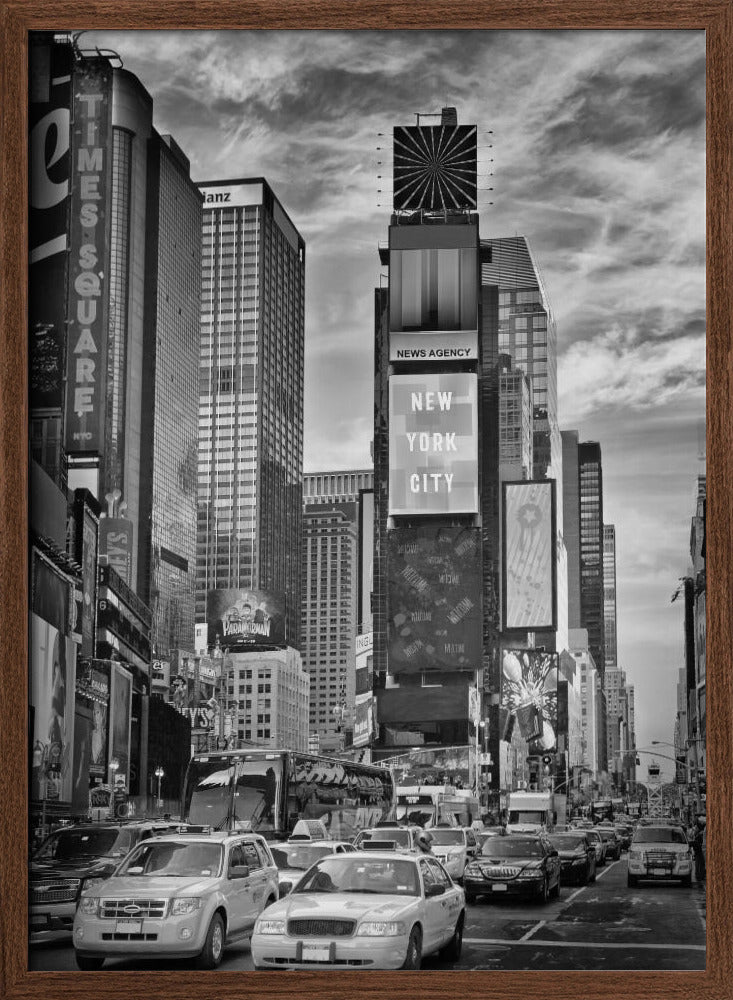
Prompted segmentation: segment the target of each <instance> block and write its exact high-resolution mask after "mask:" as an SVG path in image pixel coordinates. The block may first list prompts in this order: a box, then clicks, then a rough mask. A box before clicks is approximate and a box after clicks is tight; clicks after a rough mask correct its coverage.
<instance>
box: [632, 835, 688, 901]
mask: <svg viewBox="0 0 733 1000" xmlns="http://www.w3.org/2000/svg"><path fill="white" fill-rule="evenodd" d="M692 863H693V853H692V849H691V847H690V844H689V842H688V840H687V834H686V833H685V831H684V830H683V829H682V827H680V826H671V825H669V824H662V823H658V824H657V825H655V826H652V825H649V826H647V825H644V826H639V827H638V828H637V829H636V832H635V833H634V836H633V837H632V839H631V846H630V847H629V868H628V874H627V885H628V886H629V887H630V888H631V887H632V886H636V885H638V884H639V882H640V881H642V880H647V879H653V880H655V881H656V880H662V879H664V880H668V879H674V880H676V881H678V882H681V883H682V885H688V886H689V885H691V884H692Z"/></svg>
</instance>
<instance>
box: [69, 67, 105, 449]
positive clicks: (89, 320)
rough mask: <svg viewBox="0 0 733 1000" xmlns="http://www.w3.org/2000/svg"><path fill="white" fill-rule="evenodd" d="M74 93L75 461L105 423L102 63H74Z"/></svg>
mask: <svg viewBox="0 0 733 1000" xmlns="http://www.w3.org/2000/svg"><path fill="white" fill-rule="evenodd" d="M73 91H74V117H73V126H72V137H71V154H72V160H71V176H72V184H71V191H72V195H71V219H70V233H71V259H70V262H69V335H68V345H67V376H66V378H67V384H66V450H67V451H68V452H71V453H77V454H78V453H80V452H81V453H90V452H99V451H100V450H101V447H102V426H103V421H104V404H105V371H106V354H107V351H106V342H107V311H108V310H107V299H108V295H109V287H108V281H109V279H108V271H109V266H108V259H107V257H108V249H107V248H108V245H109V240H108V238H107V228H108V216H109V213H108V205H107V201H108V197H109V191H108V183H107V179H108V176H109V171H110V162H109V161H110V149H109V147H110V137H111V128H110V104H111V92H112V67H111V66H110V64H109V63H108V62H107V60H106V59H84V60H82V61H81V62H79V63H78V64H77V65H76V67H75V69H74V75H73Z"/></svg>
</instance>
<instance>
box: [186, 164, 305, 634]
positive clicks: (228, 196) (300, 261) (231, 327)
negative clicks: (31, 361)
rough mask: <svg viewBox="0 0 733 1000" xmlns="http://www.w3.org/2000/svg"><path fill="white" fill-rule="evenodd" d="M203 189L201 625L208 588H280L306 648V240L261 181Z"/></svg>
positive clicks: (292, 628) (290, 626)
mask: <svg viewBox="0 0 733 1000" xmlns="http://www.w3.org/2000/svg"><path fill="white" fill-rule="evenodd" d="M199 187H200V189H201V191H202V193H203V197H204V206H203V208H204V222H203V249H202V253H203V256H202V298H201V355H200V368H199V448H198V533H197V558H196V618H197V621H200V622H203V621H205V620H206V600H207V593H208V592H209V591H211V590H227V589H238V588H248V589H251V590H255V591H268V592H275V593H278V594H281V595H284V598H285V617H286V631H285V638H286V642H287V644H288V645H289V646H292V647H294V648H296V649H297V648H299V644H300V614H301V606H300V582H301V546H302V525H303V508H302V481H303V351H304V302H305V243H304V241H303V238H302V237H301V236H300V234H299V233H298V231H297V229H296V228H295V226H294V225H293V223H292V222H291V221H290V219H289V217H288V215H287V213H286V212H285V210H284V208H283V207H282V205H281V203H280V202H279V200H278V199H277V197H276V196H275V194H274V193H273V191H272V189H271V188H270V186H269V184H268V183H267V182H266V181H265V180H264V179H263V178H250V179H246V180H230V181H224V180H218V181H206V182H201V183H200V184H199Z"/></svg>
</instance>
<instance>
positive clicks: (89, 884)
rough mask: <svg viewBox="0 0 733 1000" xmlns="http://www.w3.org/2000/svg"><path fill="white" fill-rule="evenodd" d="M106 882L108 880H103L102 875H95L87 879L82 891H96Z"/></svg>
mask: <svg viewBox="0 0 733 1000" xmlns="http://www.w3.org/2000/svg"><path fill="white" fill-rule="evenodd" d="M106 881H107V880H106V878H103V877H102V876H101V875H94V876H92V877H91V878H85V879H84V884H83V885H82V891H84V890H86V889H94V888H96V886H98V885H101V884H102V882H106Z"/></svg>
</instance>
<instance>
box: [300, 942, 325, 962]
mask: <svg viewBox="0 0 733 1000" xmlns="http://www.w3.org/2000/svg"><path fill="white" fill-rule="evenodd" d="M330 957H331V949H330V948H329V947H328V945H321V944H304V945H303V958H304V959H305V960H306V961H310V962H327V961H328V960H329V958H330Z"/></svg>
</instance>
